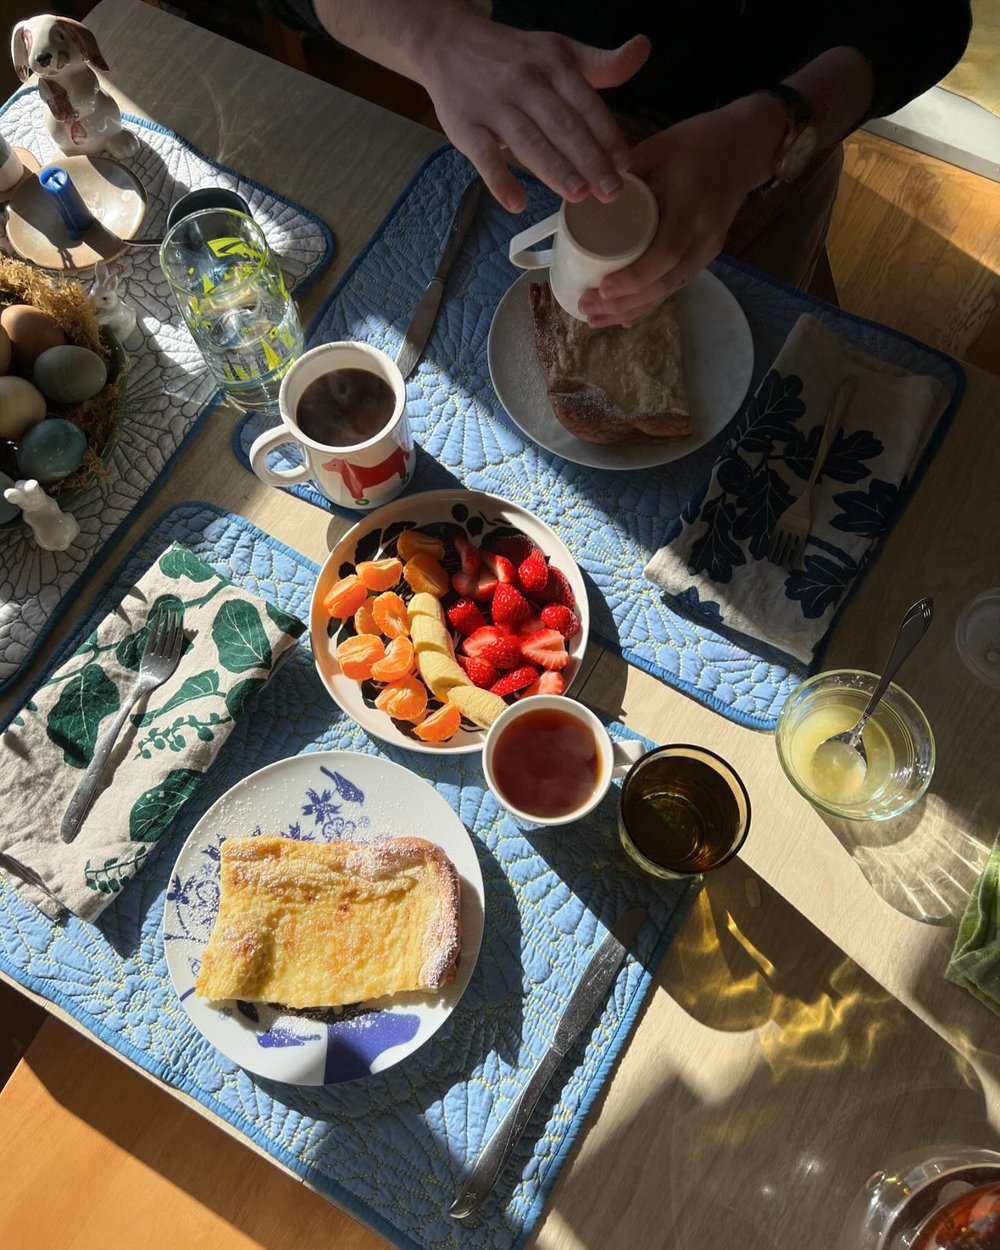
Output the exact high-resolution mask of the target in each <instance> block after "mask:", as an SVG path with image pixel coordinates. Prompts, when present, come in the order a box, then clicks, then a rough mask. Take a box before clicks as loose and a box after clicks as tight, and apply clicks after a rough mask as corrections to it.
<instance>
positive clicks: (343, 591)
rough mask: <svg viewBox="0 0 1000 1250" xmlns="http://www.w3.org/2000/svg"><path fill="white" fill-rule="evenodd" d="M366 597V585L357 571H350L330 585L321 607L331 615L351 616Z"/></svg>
mask: <svg viewBox="0 0 1000 1250" xmlns="http://www.w3.org/2000/svg"><path fill="white" fill-rule="evenodd" d="M367 598H368V587H367V586H366V585H365V584H364V582H363V581H362V580H361V578H360V577H358V575H357V573H350V574H348V576H347V577H342V578H341V579H340V581H339V582H334V584H333V585H332V586H331V587H330V589H329V590H328V591H327V593H326V597H325V598H324V600H323V607H324V608H326V610H327V612H329V613H330V615H331V616H340V617H344V616H353V615H354V613H355V612H357V610H358V608H360V607H361V605H362V604H363V603H364V601H365V600H366V599H367Z"/></svg>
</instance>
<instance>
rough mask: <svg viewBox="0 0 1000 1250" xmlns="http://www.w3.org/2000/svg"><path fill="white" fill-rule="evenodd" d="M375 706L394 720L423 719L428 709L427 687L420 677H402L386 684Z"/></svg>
mask: <svg viewBox="0 0 1000 1250" xmlns="http://www.w3.org/2000/svg"><path fill="white" fill-rule="evenodd" d="M375 706H376V707H377V708H378V709H379V710H380V711H382V712H385V713H387V715H389V716H391V717H392V718H393V720H412V721H419V720H422V719H423V715H424V713H425V712H426V711H427V687H426V686H425V685H424V683H423V682H422V681H421V680H420V678H419V677H402V678H400V680H399V681H394V682H391V683H390V684H389V685H388V686H386V688H385V689H384V690H383V691H382V692H381V694H379V696H378V698H377V699H376V700H375Z"/></svg>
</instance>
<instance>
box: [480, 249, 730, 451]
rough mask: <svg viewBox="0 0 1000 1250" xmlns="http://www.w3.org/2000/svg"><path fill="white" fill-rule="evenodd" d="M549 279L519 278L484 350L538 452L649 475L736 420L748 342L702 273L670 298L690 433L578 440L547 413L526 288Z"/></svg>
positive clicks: (716, 285)
mask: <svg viewBox="0 0 1000 1250" xmlns="http://www.w3.org/2000/svg"><path fill="white" fill-rule="evenodd" d="M546 280H547V279H546V277H545V274H544V273H539V272H534V273H526V274H523V275H522V276H521V277H520V278H518V280H517V281H516V282H515V283H514V285H513V286H512V287H511V288H510V290H509V291H508V292H507V294H506V295H505V296H504V297H503V299H502V300H501V301H500V303H499V304H498V306H497V310H496V312H495V313H494V314H493V322H492V324H491V326H490V335H489V343H488V346H487V359H488V361H489V367H490V377H491V379H492V381H493V386H494V389H495V390H496V393H497V396H498V397H499V399H500V402H501V403H502V404H503V406H504V408H505V409H506V410H507V414H508V416H509V417H510V419H511V420H512V421H513V422H514V424H515V425H516V426H517V427H518V428H519V429H520V430H521V431H522V432H523V433H524V434H526V435H527V436H528V438H530V439H531V440H532V441H533V442H536V443H538V445H539V446H540V447H544V448H545V449H546V450H547V451H551V452H553V453H554V454H555V455H557V456H561V457H562V458H563V459H564V460H572V461H573V462H574V463H576V464H584V465H590V466H591V467H592V468H596V469H646V468H649V467H651V466H652V465H657V464H668V463H669V462H670V461H672V460H680V459H681V458H682V457H683V456H688V455H690V454H691V452H693V451H697V449H698V448H699V447H702V446H704V445H705V443H707V442H709V441H710V440H711V439H713V438H714V437H715V436H716V435H717V434H719V433H721V431H722V430H724V429H725V427H726V426H727V425H728V424H729V422H730V421H731V420H732V419H733V417H734V416H735V415H736V414H737V412H738V411H739V409H740V406H741V405H742V403H743V401H744V399H745V398H746V394H747V391H748V389H749V387H750V380H751V377H752V375H753V338H752V337H751V334H750V326H749V325H748V324H747V319H746V315H745V314H744V312H743V309H742V308H741V307H740V305H739V303H738V301H737V299H736V297H735V296H734V295H733V294H732V292H731V291H730V290H729V288H728V287H727V286H725V285H724V283H722V282H720V281H719V279H718V278H717V277H716V276H715V275H714V274H712V273H709V272H708V270H707V269H705V270H702V272H701V273H700V274H698V275H697V276H696V277H695V278H692V280H691V282H690V283H689V284H688V285H687V286H686V287H684V288H683V289H682V290H681V291H679V292H678V293H677V295H676V296H675V297H674V299H675V301H676V304H675V307H676V311H677V320H678V323H679V325H680V331H681V346H682V350H683V353H684V380H685V383H686V386H687V392H688V402H689V404H690V408H691V418H692V422H693V425H694V431H695V432H694V433H692V434H690V435H688V436H687V437H686V438H675V439H668V440H665V441H663V442H628V443H609V444H598V443H585V442H583V441H582V440H581V439H579V438H575V437H574V436H573V435H572V434H571V433H570V432H569V430H567V429H566V428H565V427H564V426H563V425H561V424H560V422H559V421H558V419H557V418H556V415H555V413H554V412H553V411H552V406H551V405H550V403H549V399H548V395H547V393H546V388H545V377H544V375H543V374H542V367H541V365H540V364H539V363H538V353H537V352H536V350H535V336H534V331H533V329H532V325H531V308H530V305H529V302H528V284H529V283H531V282H545V281H546Z"/></svg>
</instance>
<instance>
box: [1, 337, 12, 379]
mask: <svg viewBox="0 0 1000 1250" xmlns="http://www.w3.org/2000/svg"><path fill="white" fill-rule="evenodd" d="M9 368H10V335H9V334H8V333H7V331H6V330H5V329H4V328H3V326H0V373H6V372H7V370H8V369H9Z"/></svg>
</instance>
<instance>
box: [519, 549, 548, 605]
mask: <svg viewBox="0 0 1000 1250" xmlns="http://www.w3.org/2000/svg"><path fill="white" fill-rule="evenodd" d="M517 580H518V583H519V585H520V587H521V589H522V590H525V591H527V592H528V593H529V594H530V593H531V592H532V591H536V590H544V589H545V586H546V583H547V582H548V580H549V566H548V565H547V564H546V563H545V557H544V556H543V555H542V553H541V552H540V551H539V550H538V549H537V548H536V549H535V550H534V551H533V552H532V553H531V555H530V556H528V558H527V560H522V561H521V563H520V564H519V565H518V566H517Z"/></svg>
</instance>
